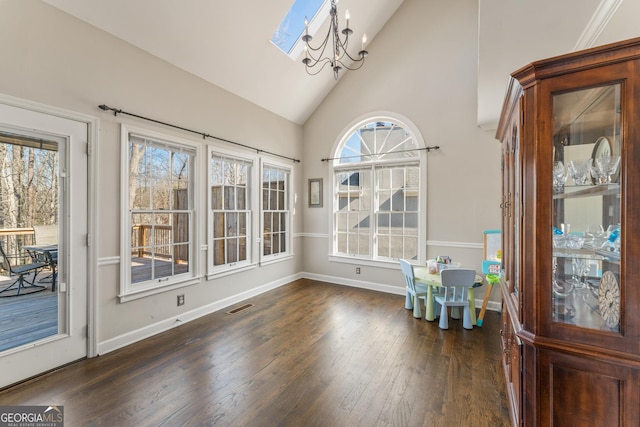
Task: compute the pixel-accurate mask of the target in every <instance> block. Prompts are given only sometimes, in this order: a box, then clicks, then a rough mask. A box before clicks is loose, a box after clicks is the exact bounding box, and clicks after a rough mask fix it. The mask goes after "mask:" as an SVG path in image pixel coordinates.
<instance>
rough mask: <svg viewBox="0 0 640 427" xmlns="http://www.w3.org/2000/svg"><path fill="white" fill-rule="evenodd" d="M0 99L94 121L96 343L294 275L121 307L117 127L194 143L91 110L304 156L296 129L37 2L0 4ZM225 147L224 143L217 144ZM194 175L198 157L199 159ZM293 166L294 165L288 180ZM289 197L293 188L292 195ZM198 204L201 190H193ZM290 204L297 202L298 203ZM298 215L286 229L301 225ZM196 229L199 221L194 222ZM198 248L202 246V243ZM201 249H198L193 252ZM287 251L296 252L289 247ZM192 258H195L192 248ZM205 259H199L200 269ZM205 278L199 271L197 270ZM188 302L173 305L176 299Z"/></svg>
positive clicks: (252, 277)
mask: <svg viewBox="0 0 640 427" xmlns="http://www.w3.org/2000/svg"><path fill="white" fill-rule="evenodd" d="M0 52H2V58H3V61H2V62H3V65H2V67H0V93H2V94H6V95H11V96H15V97H19V98H23V99H27V100H29V101H35V102H39V103H43V104H47V105H50V106H54V107H58V108H64V109H68V110H72V111H75V112H79V113H84V114H89V115H93V116H96V117H98V118H99V119H100V130H99V140H98V146H97V152H96V153H95V155H96V156H98V176H97V198H98V203H97V204H98V205H97V211H98V214H97V216H98V227H97V228H98V229H97V238H96V240H95V241H96V243H97V245H98V248H97V252H98V260H97V262H98V272H97V276H98V279H97V283H96V287H97V292H96V293H97V304H96V305H97V313H98V317H97V327H98V337H97V339H98V341H99V342H101V343H104V342H105V341H108V340H111V339H115V338H117V337H120V336H123V335H125V334H128V333H132V332H133V331H139V330H144V328H152V329H153V325H155V324H158V322H162V321H164V320H166V319H172V318H173V317H175V316H179V315H180V314H181V313H187V312H189V311H192V310H197V309H198V308H200V307H205V306H207V305H211V304H215V303H216V302H219V301H223V300H224V299H225V298H229V297H231V296H234V295H237V294H240V293H242V292H247V291H251V289H255V288H258V287H259V286H262V285H267V284H269V283H274V282H277V281H279V280H281V279H282V278H286V277H290V276H293V275H295V274H296V273H298V272H299V271H301V270H302V266H301V259H300V257H299V256H298V255H297V256H296V257H295V258H294V259H293V260H290V261H286V262H282V263H277V264H272V265H269V266H266V267H260V268H255V269H253V270H250V271H248V272H244V273H240V274H237V275H233V276H227V277H224V278H221V279H217V280H213V281H210V282H207V281H205V280H203V281H202V282H201V283H200V284H197V285H194V286H189V287H187V288H182V289H180V290H179V291H170V292H165V293H161V294H158V295H155V296H151V297H147V298H143V299H139V300H135V301H131V302H127V303H123V304H121V303H119V302H118V298H117V294H118V290H119V281H120V275H119V274H120V273H119V272H120V264H119V255H120V246H119V245H120V238H119V236H120V210H121V208H122V207H121V205H120V122H125V123H128V124H130V125H135V126H137V127H142V128H146V129H150V130H155V131H159V132H164V133H167V134H170V135H175V136H178V137H181V138H183V139H191V140H193V141H196V142H198V143H200V144H205V143H206V142H203V141H202V138H200V137H198V136H190V135H188V134H185V133H183V132H180V131H172V130H168V129H167V128H165V127H161V126H152V125H150V124H149V123H147V122H143V121H140V120H137V119H131V118H127V117H126V116H118V117H114V116H113V114H112V113H104V112H102V111H101V110H99V109H98V105H100V104H107V105H110V106H112V107H116V108H121V109H123V110H126V111H130V112H133V113H137V114H140V115H143V116H148V117H152V118H155V119H158V120H163V121H167V122H170V123H175V124H178V125H180V126H184V127H188V128H192V129H197V130H201V131H203V132H207V133H210V134H213V135H216V136H220V137H223V138H226V139H230V140H234V141H238V142H242V143H246V144H248V145H254V146H260V147H262V148H264V149H266V150H269V151H272V152H276V153H282V154H285V155H288V156H291V157H295V158H298V159H299V158H301V157H302V149H301V147H302V128H301V127H300V126H299V125H296V124H293V123H291V122H289V121H287V120H284V119H282V118H280V117H278V116H275V115H274V114H271V113H269V112H267V111H265V110H263V109H261V108H259V107H257V106H255V105H253V104H250V103H249V102H247V101H245V100H243V99H241V98H239V97H237V96H235V95H232V94H230V93H228V92H226V91H224V90H222V89H220V88H218V87H215V86H213V85H211V84H208V83H206V82H204V81H203V80H201V79H199V78H197V77H194V76H192V75H190V74H188V73H185V72H184V71H181V70H179V69H177V68H175V67H173V66H171V65H169V64H167V63H166V62H163V61H161V60H159V59H157V58H155V57H153V56H151V55H149V54H147V53H145V52H143V51H141V50H139V49H137V48H135V47H133V46H131V45H129V44H127V43H124V42H122V41H120V40H118V39H116V38H114V37H112V36H110V35H108V34H106V33H104V32H102V31H98V30H96V29H95V28H94V27H92V26H90V25H88V24H85V23H83V22H81V21H79V20H77V19H75V18H72V17H71V16H69V15H66V14H64V13H62V12H60V11H58V10H57V9H54V8H52V7H50V6H48V5H47V4H45V3H42V2H40V1H35V0H26V1H22V0H21V1H13V0H1V1H0ZM207 142H209V143H213V144H219V146H221V147H225V148H229V145H225V144H224V143H216V142H212V141H211V140H209V141H207ZM200 160H201V161H200V163H199V165H198V166H199V167H200V168H201V169H200V170H201V171H202V170H203V168H205V167H206V163H205V159H204V158H202V159H200ZM300 170H301V168H300V167H299V165H297V166H295V170H294V174H299V173H300ZM294 190H295V191H296V192H297V191H298V189H294ZM200 197H201V200H205V194H204V193H202V194H200ZM297 206H300V201H299V202H298V204H297ZM299 212H300V210H299V209H298V210H297V213H296V215H295V217H294V224H293V231H294V233H299V231H300V229H301V224H302V220H301V215H300V213H299ZM198 225H199V227H200V230H205V229H206V219H205V218H200V221H199V224H198ZM202 243H205V244H206V240H203V241H202ZM196 249H199V248H196ZM293 249H294V252H295V253H299V252H300V251H301V250H300V248H298V243H297V242H295V241H294V247H293ZM197 252H200V251H198V250H197ZM205 256H206V253H205V252H204V251H202V252H200V256H199V259H200V260H201V265H202V266H203V268H204V262H205ZM202 271H203V272H204V270H202ZM178 293H184V294H185V299H186V304H185V306H182V307H177V306H176V294H178Z"/></svg>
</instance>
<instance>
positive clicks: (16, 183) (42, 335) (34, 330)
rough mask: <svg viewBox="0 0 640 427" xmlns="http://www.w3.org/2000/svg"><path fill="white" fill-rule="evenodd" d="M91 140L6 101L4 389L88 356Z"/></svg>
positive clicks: (1, 227)
mask: <svg viewBox="0 0 640 427" xmlns="http://www.w3.org/2000/svg"><path fill="white" fill-rule="evenodd" d="M87 136H88V125H87V123H85V122H81V121H77V120H72V119H68V118H63V117H59V116H57V115H52V114H47V113H43V112H39V111H34V110H31V109H27V108H20V107H17V106H13V105H7V104H3V103H1V102H0V163H1V164H2V168H1V169H0V170H1V171H2V174H0V196H1V197H2V204H1V205H0V208H1V213H0V246H1V247H2V249H3V252H5V255H6V256H3V257H2V271H0V274H2V277H0V316H2V322H0V364H2V367H3V369H2V370H1V371H0V387H3V386H7V385H10V384H13V383H15V382H18V381H21V380H23V379H26V378H29V377H32V376H34V375H37V374H39V373H41V372H45V371H48V370H51V369H53V368H56V367H58V366H61V365H64V364H66V363H69V362H72V361H74V360H78V359H80V358H83V357H85V356H86V355H87V288H88V285H87V284H88V278H87V259H88V256H87V246H86V241H87V233H88V221H87V218H88V215H87V205H88V203H87V200H88V188H87V182H88V180H87V177H88V176H87V170H88V169H87V163H88V162H87V160H88V157H87Z"/></svg>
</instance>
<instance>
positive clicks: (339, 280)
mask: <svg viewBox="0 0 640 427" xmlns="http://www.w3.org/2000/svg"><path fill="white" fill-rule="evenodd" d="M300 274H301V277H302V278H304V279H310V280H318V281H321V282H329V283H335V284H337V285H344V286H352V287H354V288H362V289H369V290H372V291H380V292H386V293H388V294H394V295H404V294H405V291H404V288H402V287H399V286H391V285H385V284H381V283H375V282H366V281H364V280H352V279H345V278H344V277H335V276H328V275H325V274H315V273H305V272H302V273H300ZM483 299H484V295H482V298H480V299H478V298H476V309H479V308H480V307H482V301H483ZM487 310H489V311H501V310H502V304H501V303H500V302H499V301H489V302H488V303H487Z"/></svg>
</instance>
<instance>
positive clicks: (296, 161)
mask: <svg viewBox="0 0 640 427" xmlns="http://www.w3.org/2000/svg"><path fill="white" fill-rule="evenodd" d="M98 108H100V109H101V110H103V111H113V115H114V116H117V115H118V114H125V115H127V116H131V117H136V118H138V119H142V120H147V121H149V122H153V123H158V124H160V125H164V126H168V127H171V128H174V129H179V130H183V131H185V132H190V133H194V134H196V135H200V136H201V137H202V139H206V138H211V139H217V140H218V141H223V142H228V143H229V144H234V145H238V146H240V147H243V148H248V149H249V150H255V151H256V153H258V154H260V153H266V154H270V155H272V156H276V157H280V158H283V159H287V160H291V161H293V162H294V163H300V160H298V159H294V158H292V157H287V156H283V155H282V154H277V153H272V152H270V151H267V150H262V149H260V148H255V147H251V146H250V145H246V144H241V143H239V142H235V141H231V140H228V139H224V138H220V137H217V136H213V135H210V134H208V133H204V132H200V131H197V130H193V129H188V128H185V127H182V126H176V125H172V124H170V123H166V122H161V121H160V120H155V119H151V118H149V117H144V116H140V115H138V114H133V113H128V112H126V111H124V110H121V109H119V108H112V107H109V106H108V105H105V104H102V105H98Z"/></svg>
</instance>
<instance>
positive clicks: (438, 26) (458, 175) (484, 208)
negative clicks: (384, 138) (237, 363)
mask: <svg viewBox="0 0 640 427" xmlns="http://www.w3.org/2000/svg"><path fill="white" fill-rule="evenodd" d="M477 7H478V6H477V2H469V1H455V2H444V1H439V0H405V1H404V3H403V4H402V6H401V7H400V8H399V9H398V11H397V12H396V14H395V15H394V16H393V17H392V18H391V20H390V21H389V22H388V23H387V25H386V26H385V27H384V28H383V30H382V31H381V32H380V33H379V34H378V35H377V36H376V38H375V39H374V40H373V41H372V43H371V44H370V45H369V47H368V51H369V56H368V57H367V60H366V63H365V65H364V67H363V68H362V69H360V70H359V71H353V72H347V73H346V74H345V75H344V76H343V77H342V79H341V80H340V82H339V83H338V85H337V87H336V88H335V89H334V90H333V91H332V92H331V94H330V95H329V96H328V97H327V98H326V100H325V101H324V102H323V103H322V105H321V106H320V108H318V109H317V110H316V112H315V113H314V114H313V115H312V116H311V118H310V119H309V120H308V121H307V123H305V125H304V147H305V149H304V159H303V162H304V165H305V167H304V170H303V174H302V176H301V177H300V178H301V179H303V180H304V182H306V179H308V178H319V177H321V178H324V182H325V183H330V182H331V176H330V167H329V165H328V164H327V163H326V162H321V159H322V158H326V157H332V156H333V154H334V153H333V152H332V151H331V150H332V149H333V147H334V144H335V143H336V140H337V139H339V137H340V136H341V132H343V131H344V130H345V128H346V127H347V126H348V125H349V124H350V123H351V122H352V121H353V120H355V119H357V118H359V117H361V116H362V115H365V114H367V113H371V112H377V111H389V112H395V113H398V114H400V115H402V116H404V117H406V118H408V119H409V120H411V121H412V122H413V123H414V124H415V125H416V126H417V127H418V128H419V130H420V132H421V134H422V137H423V138H424V140H425V143H426V144H427V145H428V146H432V145H438V146H440V150H438V151H432V152H431V153H429V154H428V156H427V157H428V177H427V181H428V182H427V194H428V197H427V221H428V222H427V230H428V231H427V240H428V241H429V242H431V243H432V244H430V245H429V246H428V247H427V256H428V257H433V256H435V255H439V254H440V255H445V254H446V255H450V256H452V257H453V258H454V259H457V260H460V261H461V262H462V263H463V264H464V265H469V266H472V267H474V268H476V269H478V270H480V268H481V260H482V245H481V243H482V231H483V230H486V229H499V228H500V219H501V217H500V209H499V204H500V194H501V188H500V182H501V181H500V144H499V143H498V142H497V141H496V140H495V139H494V137H493V134H490V133H486V132H484V131H481V130H480V129H479V128H478V126H477V109H476V105H477V101H476V94H477V90H476V89H477V88H476V81H477V60H478V58H477V46H478V41H477V34H478V28H477V22H478V11H477ZM301 185H302V184H301ZM327 187H329V185H328V184H327V185H326V186H325V188H327ZM327 189H328V188H327ZM328 190H329V191H330V189H328ZM305 206H306V205H305ZM330 209H331V197H330V193H326V194H325V203H324V208H323V209H318V208H314V209H309V208H306V207H305V215H304V231H305V233H308V235H306V236H305V239H304V240H305V244H304V268H305V271H306V272H308V273H311V274H317V275H319V276H322V275H327V276H337V277H340V278H342V279H343V280H344V281H346V282H349V281H354V283H355V284H358V283H357V282H364V283H378V284H383V285H392V286H397V287H398V288H399V289H400V291H401V289H402V287H404V283H403V279H402V278H401V275H400V272H399V270H393V269H382V268H376V267H363V268H362V269H361V274H360V275H356V273H355V265H353V264H342V263H335V262H330V261H329V260H328V256H327V252H328V247H329V242H328V236H329V233H330ZM441 242H447V243H441ZM495 291H497V289H496V290H494V292H495ZM480 292H481V295H478V296H479V297H480V298H481V297H482V296H483V295H484V290H482V291H480ZM493 299H494V300H497V299H498V295H496V294H494V298H493Z"/></svg>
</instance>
